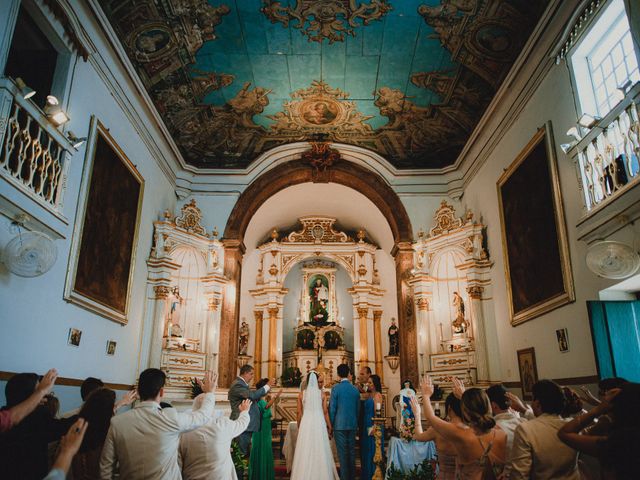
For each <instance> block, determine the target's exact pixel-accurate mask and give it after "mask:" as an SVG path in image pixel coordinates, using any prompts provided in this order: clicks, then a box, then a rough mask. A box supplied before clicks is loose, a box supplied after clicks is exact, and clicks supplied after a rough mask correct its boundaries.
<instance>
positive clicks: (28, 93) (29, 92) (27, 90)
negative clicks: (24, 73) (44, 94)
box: [15, 77, 36, 100]
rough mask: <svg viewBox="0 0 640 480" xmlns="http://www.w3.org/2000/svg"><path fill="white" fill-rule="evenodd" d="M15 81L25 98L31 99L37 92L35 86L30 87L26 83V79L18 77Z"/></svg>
mask: <svg viewBox="0 0 640 480" xmlns="http://www.w3.org/2000/svg"><path fill="white" fill-rule="evenodd" d="M15 82H16V87H18V90H20V95H22V98H24V99H25V100H28V99H30V98H31V97H33V96H34V95H35V94H36V91H35V90H34V89H33V88H31V87H29V86H28V85H27V84H26V83H24V80H23V79H22V78H20V77H18V78H16V80H15Z"/></svg>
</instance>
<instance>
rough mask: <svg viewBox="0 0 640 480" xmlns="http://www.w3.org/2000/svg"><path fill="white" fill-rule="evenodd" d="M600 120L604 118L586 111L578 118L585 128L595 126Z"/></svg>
mask: <svg viewBox="0 0 640 480" xmlns="http://www.w3.org/2000/svg"><path fill="white" fill-rule="evenodd" d="M600 120H602V118H601V117H596V116H593V115H590V114H588V113H584V114H582V116H581V117H580V119H579V120H578V124H579V125H580V126H581V127H584V128H593V127H594V126H595V125H596V124H597V123H598V122H599V121H600Z"/></svg>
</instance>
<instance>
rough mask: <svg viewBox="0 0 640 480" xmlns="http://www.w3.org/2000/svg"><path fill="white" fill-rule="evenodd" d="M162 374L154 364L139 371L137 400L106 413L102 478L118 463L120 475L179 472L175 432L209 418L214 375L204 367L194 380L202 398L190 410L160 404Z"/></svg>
mask: <svg viewBox="0 0 640 480" xmlns="http://www.w3.org/2000/svg"><path fill="white" fill-rule="evenodd" d="M165 380H166V375H165V373H164V372H163V371H162V370H159V369H157V368H148V369H147V370H145V371H144V372H142V373H141V374H140V378H139V379H138V393H139V395H140V400H141V401H140V403H138V404H137V405H136V406H135V407H134V408H133V409H131V410H129V411H128V412H125V413H123V414H121V415H116V416H114V417H113V418H112V419H111V427H110V428H109V432H108V433H107V438H106V440H105V443H104V447H103V449H102V456H101V458H100V478H102V479H103V480H108V479H109V480H110V479H112V478H114V476H115V474H116V470H117V467H119V473H120V478H123V479H124V478H126V479H127V480H138V479H149V480H151V479H153V480H163V479H166V480H174V479H176V478H180V468H179V467H178V445H179V441H180V434H181V433H184V432H189V431H191V430H195V429H196V428H199V427H201V426H203V425H205V424H206V423H208V422H209V420H210V419H211V416H212V414H213V408H214V406H215V395H214V392H215V389H216V381H217V376H216V375H214V374H213V373H212V372H207V374H206V375H205V378H204V381H201V380H200V379H197V380H196V381H197V382H198V385H200V388H202V391H203V392H204V399H203V404H202V407H201V408H200V409H199V410H197V411H191V412H179V411H177V410H176V409H175V408H166V409H164V410H163V409H162V408H160V403H159V402H160V400H161V399H162V395H163V394H164V384H165Z"/></svg>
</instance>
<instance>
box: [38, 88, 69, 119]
mask: <svg viewBox="0 0 640 480" xmlns="http://www.w3.org/2000/svg"><path fill="white" fill-rule="evenodd" d="M44 113H45V115H46V116H47V117H48V118H49V120H51V122H52V123H53V124H54V125H55V126H56V127H59V126H60V125H62V124H64V123H67V122H68V121H69V116H68V115H67V114H66V113H65V111H64V110H62V107H60V102H59V101H58V99H57V98H56V97H54V96H53V95H47V104H46V105H45V106H44Z"/></svg>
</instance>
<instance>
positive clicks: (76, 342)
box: [67, 328, 82, 347]
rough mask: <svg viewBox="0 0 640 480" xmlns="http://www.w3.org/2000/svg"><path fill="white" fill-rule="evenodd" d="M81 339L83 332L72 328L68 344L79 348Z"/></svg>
mask: <svg viewBox="0 0 640 480" xmlns="http://www.w3.org/2000/svg"><path fill="white" fill-rule="evenodd" d="M80 337H82V330H78V329H77V328H70V329H69V338H68V339H67V343H68V344H69V345H73V346H74V347H79V346H80Z"/></svg>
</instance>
